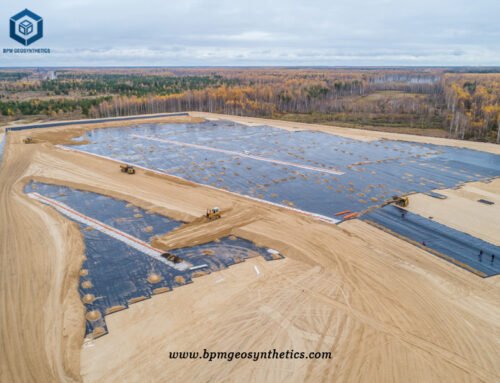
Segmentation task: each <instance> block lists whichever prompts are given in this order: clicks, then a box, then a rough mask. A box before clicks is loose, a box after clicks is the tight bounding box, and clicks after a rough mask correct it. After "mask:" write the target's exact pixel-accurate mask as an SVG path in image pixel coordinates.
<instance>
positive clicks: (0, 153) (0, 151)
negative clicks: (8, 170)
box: [0, 134, 7, 167]
mask: <svg viewBox="0 0 500 383" xmlns="http://www.w3.org/2000/svg"><path fill="white" fill-rule="evenodd" d="M0 140H1V141H0V167H1V166H2V160H3V151H4V147H5V140H7V136H6V135H5V134H4V135H3V137H2V138H0Z"/></svg>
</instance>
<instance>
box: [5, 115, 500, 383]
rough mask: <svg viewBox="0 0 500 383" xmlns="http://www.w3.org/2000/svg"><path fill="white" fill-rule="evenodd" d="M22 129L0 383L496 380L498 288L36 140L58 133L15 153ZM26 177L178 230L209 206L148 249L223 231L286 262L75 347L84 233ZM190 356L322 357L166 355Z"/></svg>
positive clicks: (10, 188)
mask: <svg viewBox="0 0 500 383" xmlns="http://www.w3.org/2000/svg"><path fill="white" fill-rule="evenodd" d="M212 117H213V116H212ZM175 121H178V122H182V121H185V120H183V119H176V120H173V122H175ZM187 121H189V119H188V120H187ZM103 127H104V125H103ZM86 128H87V127H85V128H78V127H74V128H73V127H72V128H71V129H70V130H73V129H75V130H78V129H86ZM328 128H330V127H328ZM80 131H81V130H80ZM50 132H51V133H50ZM356 132H357V133H358V132H359V131H358V130H356ZM371 133H373V132H370V134H371ZM26 134H27V133H26V132H18V133H13V134H10V133H9V137H8V142H7V145H6V150H5V155H4V161H3V164H2V169H1V173H0V283H1V285H0V286H1V291H0V307H1V309H0V311H1V313H0V318H1V323H0V335H1V336H0V345H1V349H0V363H1V365H0V367H1V376H0V377H1V381H2V382H12V381H16V382H17V381H22V382H30V381H38V382H49V381H50V382H52V381H86V382H115V381H116V382H123V381H127V382H144V381H150V382H164V381H180V380H186V381H241V378H242V377H244V379H245V380H246V381H285V380H287V381H297V382H299V381H311V382H317V381H324V382H332V381H335V382H342V381H345V382H350V381H370V382H374V381H380V382H387V381H405V382H443V381H454V382H461V381H464V382H465V381H467V382H470V381H478V382H479V381H487V382H495V381H499V380H500V358H499V356H498V352H497V351H498V341H499V339H500V286H499V279H498V277H493V278H488V279H482V278H479V277H477V276H475V275H474V274H472V273H469V272H467V271H465V270H462V269H459V268H457V267H455V266H453V265H451V264H450V263H448V262H446V261H444V260H441V259H439V258H437V257H435V256H433V255H431V254H429V253H427V252H425V251H423V250H421V249H418V248H415V247H414V246H412V245H411V244H409V243H407V242H404V241H401V240H399V239H397V238H394V237H392V236H390V235H388V234H386V233H383V232H381V231H380V230H378V229H376V228H374V227H371V226H369V225H367V224H365V223H363V222H361V221H358V220H352V221H348V222H345V223H342V224H341V225H338V226H337V225H331V224H327V223H324V222H320V221H317V220H315V219H313V218H312V217H308V216H304V215H301V214H299V213H294V212H292V211H289V210H285V209H282V208H279V207H275V206H270V205H263V204H260V203H258V202H256V201H251V200H249V199H247V198H243V197H238V196H236V195H234V194H228V193H224V192H222V191H217V190H214V189H209V188H205V187H202V186H199V185H195V184H192V183H190V182H182V181H180V180H178V179H176V178H172V177H167V176H158V175H155V174H152V173H150V172H147V171H142V170H139V171H138V173H137V174H136V175H135V176H134V177H130V176H128V175H125V174H121V173H120V172H119V171H118V169H117V166H116V164H115V163H111V162H110V161H108V160H105V159H102V158H96V157H91V156H88V155H84V154H78V153H71V152H67V151H63V150H60V149H57V148H55V147H54V146H53V145H52V144H51V143H50V142H48V140H51V141H53V142H61V140H67V139H68V137H70V136H71V134H68V133H65V132H64V129H61V128H55V129H53V130H49V132H45V131H43V132H42V131H39V132H36V133H34V134H33V135H34V137H35V139H36V142H37V143H35V144H33V145H23V144H22V143H21V139H22V137H24V136H26ZM488 150H490V149H489V147H488ZM32 178H34V179H38V180H41V181H50V182H56V183H60V184H65V185H68V186H73V187H79V188H81V189H84V190H91V191H97V192H101V193H104V194H107V195H110V196H115V197H120V198H123V199H126V200H128V201H130V202H132V203H134V204H136V205H138V206H141V207H143V208H145V209H148V210H152V211H157V212H162V213H166V214H168V215H169V216H171V217H172V218H176V219H183V220H186V221H194V220H195V219H196V218H197V217H198V216H200V215H201V214H202V213H203V212H204V210H205V209H206V207H207V206H215V205H218V206H220V207H221V209H222V210H223V212H224V218H223V219H222V220H220V221H217V222H214V223H210V224H200V225H197V224H196V223H195V224H193V225H192V226H191V227H188V228H187V230H179V233H178V236H177V237H174V236H172V235H168V236H165V237H164V238H161V239H160V241H163V244H164V246H165V247H168V246H171V245H172V243H174V244H176V242H177V245H178V244H179V243H181V244H183V245H184V244H186V245H188V244H190V243H194V242H195V241H196V242H198V243H199V242H200V241H206V240H209V239H211V238H213V237H214V233H218V234H222V233H223V234H228V233H231V234H234V235H237V236H240V237H244V238H247V239H250V240H253V241H255V242H256V243H257V244H259V245H265V246H268V247H272V248H275V249H277V250H278V251H280V252H282V253H283V254H285V256H286V259H284V260H281V261H273V262H265V261H263V260H261V259H258V258H256V259H252V260H250V261H247V262H245V263H243V264H240V265H236V266H233V267H231V268H229V269H227V270H225V271H221V272H218V273H213V274H211V275H208V276H204V277H201V278H197V279H196V280H195V282H194V283H193V284H191V285H188V286H184V287H182V288H179V289H176V290H174V291H173V292H171V293H166V294H162V295H158V296H155V297H154V298H152V299H150V300H147V301H143V302H140V303H137V304H134V305H132V306H131V307H130V308H129V309H128V310H124V311H121V312H118V313H115V314H112V315H109V316H107V318H106V320H107V324H108V328H109V334H108V335H105V336H104V337H102V338H99V339H97V340H94V341H92V342H91V343H87V344H85V345H84V346H83V347H82V343H83V335H84V309H83V305H82V304H81V303H80V298H79V296H78V292H77V290H76V288H77V284H78V271H79V267H80V264H81V261H82V256H83V242H82V238H81V235H80V233H79V231H78V228H77V227H76V225H75V224H72V223H70V222H69V221H67V220H66V219H65V218H64V217H62V216H60V215H59V214H58V213H57V212H55V211H54V210H52V209H51V208H49V207H47V206H42V205H40V204H38V203H36V202H35V201H32V200H30V199H29V198H27V197H26V196H25V195H24V194H23V192H22V187H23V185H24V183H25V182H27V181H28V180H29V179H32ZM488 192H491V191H488ZM493 192H494V193H497V192H498V190H494V191H493ZM440 202H441V201H440V200H435V201H433V203H435V204H439V203H440ZM485 224H488V221H487V217H486V222H485ZM203 225H205V226H203ZM478 230H479V231H480V230H481V229H478ZM204 348H207V349H209V350H213V351H267V350H268V349H273V348H275V349H277V350H280V351H286V350H287V349H294V350H298V351H305V352H310V351H330V352H332V359H330V360H266V361H259V362H253V361H248V360H233V361H232V362H228V361H224V360H219V361H214V362H207V361H204V360H195V361H189V360H173V359H169V357H168V355H169V351H202V350H203V349H204ZM118 350H119V351H118Z"/></svg>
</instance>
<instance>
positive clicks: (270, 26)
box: [0, 0, 500, 66]
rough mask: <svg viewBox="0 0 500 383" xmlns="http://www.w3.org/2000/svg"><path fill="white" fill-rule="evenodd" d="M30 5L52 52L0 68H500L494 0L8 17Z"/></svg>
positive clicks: (62, 8)
mask: <svg viewBox="0 0 500 383" xmlns="http://www.w3.org/2000/svg"><path fill="white" fill-rule="evenodd" d="M24 7H27V8H29V9H31V10H33V11H34V12H36V13H38V14H40V15H41V16H42V17H43V18H44V20H45V37H44V38H43V39H42V40H40V41H39V42H37V43H36V44H34V45H33V47H35V48H36V47H39V48H45V47H47V48H51V50H52V54H50V55H7V54H0V65H1V66H27V65H29V66H55V65H58V66H69V65H72V66H81V65H86V66H92V65H163V66H169V65H321V66H323V65H332V66H335V65H342V66H343V65H500V53H499V52H500V28H498V26H497V25H495V23H491V22H487V20H490V19H491V15H494V14H498V13H499V11H500V2H498V1H496V0H478V1H476V2H470V1H464V0H454V1H452V0H441V1H439V2H438V1H435V0H432V1H431V0H419V1H416V0H415V1H409V0H399V1H396V0H312V1H309V2H304V1H302V0H274V1H273V2H269V1H265V0H253V1H252V2H248V1H238V0H233V1H228V0H217V1H216V0H185V1H182V2H165V1H159V0H149V1H145V2H137V1H132V0H122V1H118V0H99V1H98V0H76V1H67V2H62V3H61V2H60V1H55V0H44V1H43V2H39V1H31V0H30V1H26V2H23V4H22V5H19V2H17V1H14V0H7V4H4V5H3V10H4V12H3V14H4V15H10V14H15V13H17V12H18V11H19V10H20V8H24ZM8 18H9V16H3V19H1V20H0V32H1V31H2V30H3V31H6V30H7V27H6V25H7V23H8ZM12 47H16V43H15V42H14V41H12V40H10V39H9V37H8V35H7V33H0V48H12Z"/></svg>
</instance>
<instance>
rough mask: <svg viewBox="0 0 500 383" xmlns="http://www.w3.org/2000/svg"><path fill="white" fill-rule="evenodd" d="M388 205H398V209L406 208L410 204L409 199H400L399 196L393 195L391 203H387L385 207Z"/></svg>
mask: <svg viewBox="0 0 500 383" xmlns="http://www.w3.org/2000/svg"><path fill="white" fill-rule="evenodd" d="M390 203H393V204H395V205H398V206H399V207H407V206H408V205H409V204H410V199H409V198H408V197H401V196H398V195H395V196H392V201H389V202H388V203H387V205H388V204H390Z"/></svg>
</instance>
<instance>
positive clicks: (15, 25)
mask: <svg viewBox="0 0 500 383" xmlns="http://www.w3.org/2000/svg"><path fill="white" fill-rule="evenodd" d="M10 37H11V38H12V39H14V40H16V41H17V42H19V43H21V44H23V45H24V46H28V45H30V44H33V43H34V42H35V41H38V40H40V39H41V38H42V37H43V19H42V18H41V17H40V16H38V15H37V14H36V13H33V12H31V11H30V10H29V9H25V10H24V11H21V12H19V13H18V14H16V15H14V16H12V17H11V18H10Z"/></svg>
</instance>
